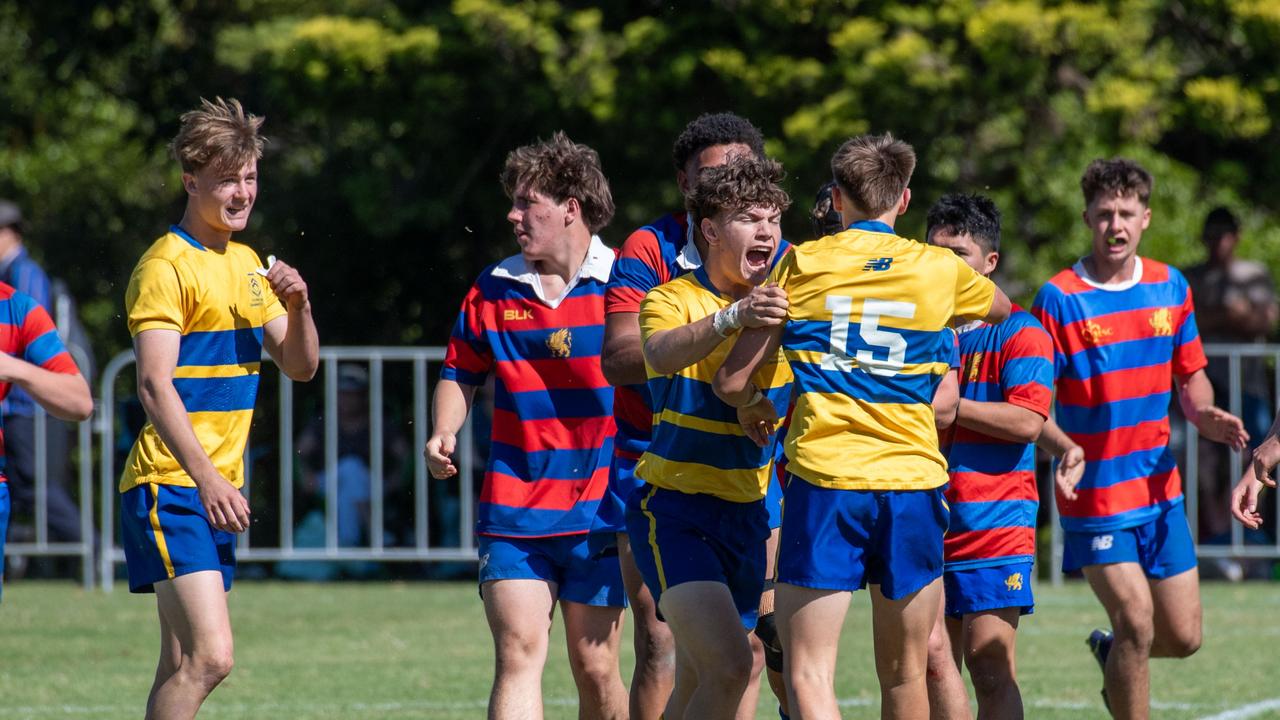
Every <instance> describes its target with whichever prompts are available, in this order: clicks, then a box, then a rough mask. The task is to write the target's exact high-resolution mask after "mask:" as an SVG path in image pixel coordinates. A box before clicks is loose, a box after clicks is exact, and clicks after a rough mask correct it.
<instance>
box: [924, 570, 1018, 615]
mask: <svg viewBox="0 0 1280 720" xmlns="http://www.w3.org/2000/svg"><path fill="white" fill-rule="evenodd" d="M1031 567H1032V563H1031V561H1030V560H1023V561H1020V562H1012V563H1008V564H1005V565H990V566H987V567H976V568H962V569H959V570H947V571H946V572H945V573H943V575H942V583H943V586H944V587H945V589H946V596H947V610H946V612H947V615H948V616H949V617H961V616H963V615H968V614H970V613H977V612H983V611H984V610H1003V609H1004V608H1018V609H1019V610H1020V611H1021V612H1020V613H1019V614H1021V615H1030V614H1031V613H1033V612H1035V609H1036V602H1035V598H1034V597H1033V596H1032V594H1031Z"/></svg>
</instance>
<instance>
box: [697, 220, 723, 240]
mask: <svg viewBox="0 0 1280 720" xmlns="http://www.w3.org/2000/svg"><path fill="white" fill-rule="evenodd" d="M698 229H699V230H701V231H702V237H704V238H706V241H707V244H708V245H716V244H718V243H719V242H720V235H719V234H718V233H719V230H717V228H716V224H715V223H713V222H711V218H702V220H700V221H699V222H698Z"/></svg>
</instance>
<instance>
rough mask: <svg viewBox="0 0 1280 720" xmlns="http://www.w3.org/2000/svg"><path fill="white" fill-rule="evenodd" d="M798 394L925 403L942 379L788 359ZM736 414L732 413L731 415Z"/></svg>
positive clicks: (878, 401)
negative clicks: (831, 367) (830, 367)
mask: <svg viewBox="0 0 1280 720" xmlns="http://www.w3.org/2000/svg"><path fill="white" fill-rule="evenodd" d="M791 372H792V373H794V374H795V386H796V392H798V393H824V394H832V395H834V394H840V395H847V396H849V397H852V398H854V399H856V400H861V401H863V402H872V403H919V404H925V405H927V404H929V403H930V402H932V400H933V393H934V391H935V390H936V389H937V388H938V384H939V383H940V382H942V376H941V375H934V374H932V373H927V374H911V375H906V374H901V373H900V374H898V375H894V376H893V377H881V376H879V375H872V374H871V373H869V372H866V371H864V370H861V369H858V368H854V369H853V370H852V371H849V372H844V371H840V370H824V369H822V367H821V366H819V365H815V364H813V363H806V362H797V361H795V360H792V361H791ZM735 417H736V416H735Z"/></svg>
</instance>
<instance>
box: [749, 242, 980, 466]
mask: <svg viewBox="0 0 1280 720" xmlns="http://www.w3.org/2000/svg"><path fill="white" fill-rule="evenodd" d="M770 281H771V282H776V283H777V284H778V285H779V286H781V287H782V288H783V289H784V290H786V292H787V298H788V300H789V302H790V305H791V308H790V311H789V317H788V321H787V325H786V328H785V329H784V331H783V336H782V351H783V354H784V355H785V356H786V359H787V361H788V362H789V363H790V365H791V370H792V372H793V373H794V374H795V385H796V407H795V411H794V413H793V415H792V417H791V426H790V430H789V432H788V434H787V439H786V454H787V458H788V466H787V469H788V471H789V472H791V473H792V474H794V475H796V476H797V477H800V478H802V479H804V480H807V481H808V482H810V483H812V484H814V485H818V486H820V487H825V488H833V489H840V490H926V489H930V488H935V487H939V486H941V485H944V484H946V482H947V461H946V459H945V458H944V457H943V456H942V453H941V452H939V450H938V435H937V430H936V428H935V427H934V416H933V406H932V404H931V403H932V401H933V394H934V391H935V390H936V389H937V386H938V383H939V382H940V381H941V380H942V377H943V375H945V374H946V373H947V371H948V370H949V369H950V363H949V362H947V361H946V360H947V359H948V358H950V357H951V355H952V353H953V352H954V342H955V341H954V339H953V337H952V335H951V334H950V333H948V332H947V331H946V329H947V327H948V325H950V324H951V322H952V320H953V318H966V319H968V318H982V317H985V316H986V315H987V313H989V312H990V310H991V305H992V302H993V301H994V299H995V293H996V288H995V285H994V284H992V283H991V281H990V280H987V279H986V278H984V277H982V276H981V275H979V274H978V273H977V272H974V270H973V269H972V268H970V267H969V266H968V265H966V264H965V263H964V261H963V260H961V259H960V258H958V257H957V256H956V255H955V254H954V253H952V252H951V251H950V250H947V249H944V248H938V247H933V246H930V245H924V244H922V243H919V242H916V241H914V240H909V239H906V238H902V237H899V236H897V235H895V234H894V232H893V229H892V228H890V227H889V226H888V225H886V224H884V223H880V222H874V221H873V222H860V223H854V224H853V225H852V226H850V228H849V229H848V230H845V231H844V232H841V233H838V234H836V235H829V236H827V237H824V238H822V239H820V240H815V241H813V242H809V243H805V244H804V245H797V246H796V248H795V250H794V251H793V252H792V253H791V254H790V255H788V256H787V257H785V258H783V259H782V261H781V262H779V263H778V265H777V267H775V268H774V270H773V272H772V273H771V275H770Z"/></svg>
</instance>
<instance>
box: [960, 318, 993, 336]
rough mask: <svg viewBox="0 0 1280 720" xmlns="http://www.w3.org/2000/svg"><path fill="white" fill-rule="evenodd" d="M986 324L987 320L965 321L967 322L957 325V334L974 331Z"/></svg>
mask: <svg viewBox="0 0 1280 720" xmlns="http://www.w3.org/2000/svg"><path fill="white" fill-rule="evenodd" d="M986 324H987V322H986V321H985V320H970V321H969V322H967V323H965V324H963V325H957V326H956V334H957V335H963V334H965V333H967V332H973V331H974V330H977V329H978V328H980V327H982V326H983V325H986Z"/></svg>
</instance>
